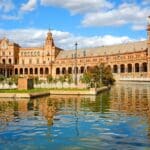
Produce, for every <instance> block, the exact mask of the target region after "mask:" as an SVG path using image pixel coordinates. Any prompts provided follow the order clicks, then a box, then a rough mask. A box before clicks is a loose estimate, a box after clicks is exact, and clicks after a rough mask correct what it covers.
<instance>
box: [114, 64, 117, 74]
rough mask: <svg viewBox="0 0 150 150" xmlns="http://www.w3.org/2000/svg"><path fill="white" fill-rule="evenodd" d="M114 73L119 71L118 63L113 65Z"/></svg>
mask: <svg viewBox="0 0 150 150" xmlns="http://www.w3.org/2000/svg"><path fill="white" fill-rule="evenodd" d="M113 73H118V66H117V65H114V66H113Z"/></svg>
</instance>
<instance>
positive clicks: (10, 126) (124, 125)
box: [0, 84, 150, 150]
mask: <svg viewBox="0 0 150 150" xmlns="http://www.w3.org/2000/svg"><path fill="white" fill-rule="evenodd" d="M0 149H2V150H5V149H6V150H9V149H15V150H20V149H21V150H35V149H51V150H78V149H82V150H84V149H85V150H93V149H94V150H96V149H98V150H99V149H100V150H103V149H104V150H106V149H107V150H120V149H121V150H128V149H129V150H148V149H150V85H141V84H118V85H115V86H113V87H112V88H111V90H110V91H107V92H104V93H102V94H100V95H98V96H97V97H93V96H92V97H90V96H87V97H85V96H48V97H41V98H36V99H17V100H16V99H7V98H5V99H0Z"/></svg>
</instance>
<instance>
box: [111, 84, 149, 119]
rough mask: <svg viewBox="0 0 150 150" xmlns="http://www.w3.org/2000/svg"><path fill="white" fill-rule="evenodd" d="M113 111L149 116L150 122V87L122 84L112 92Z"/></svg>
mask: <svg viewBox="0 0 150 150" xmlns="http://www.w3.org/2000/svg"><path fill="white" fill-rule="evenodd" d="M110 107H111V109H114V110H119V111H122V112H125V113H129V114H135V115H143V116H147V117H148V118H149V120H150V86H149V85H147V86H145V85H144V86H141V85H132V84H131V85H127V84H121V85H118V86H115V87H114V88H113V89H112V92H111V105H110Z"/></svg>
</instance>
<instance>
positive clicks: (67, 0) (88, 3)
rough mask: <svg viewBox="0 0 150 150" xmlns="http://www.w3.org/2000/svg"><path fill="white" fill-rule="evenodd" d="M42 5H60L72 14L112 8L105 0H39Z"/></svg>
mask: <svg viewBox="0 0 150 150" xmlns="http://www.w3.org/2000/svg"><path fill="white" fill-rule="evenodd" d="M41 4H42V5H45V6H47V5H50V6H56V7H62V8H65V9H68V10H70V12H71V13H72V14H78V13H87V12H89V11H90V12H93V11H94V12H95V11H98V10H100V9H104V8H112V5H113V4H112V3H110V2H109V1H107V0H57V1H56V0H41Z"/></svg>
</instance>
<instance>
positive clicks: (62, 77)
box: [59, 75, 66, 88]
mask: <svg viewBox="0 0 150 150" xmlns="http://www.w3.org/2000/svg"><path fill="white" fill-rule="evenodd" d="M59 81H60V82H61V84H62V88H63V84H64V82H65V81H66V77H65V76H64V75H62V76H60V77H59Z"/></svg>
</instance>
